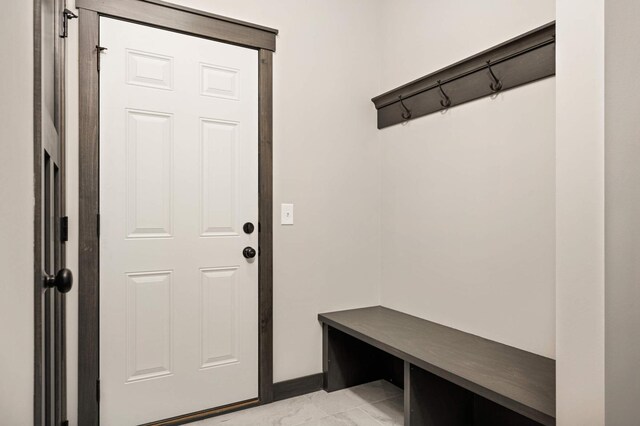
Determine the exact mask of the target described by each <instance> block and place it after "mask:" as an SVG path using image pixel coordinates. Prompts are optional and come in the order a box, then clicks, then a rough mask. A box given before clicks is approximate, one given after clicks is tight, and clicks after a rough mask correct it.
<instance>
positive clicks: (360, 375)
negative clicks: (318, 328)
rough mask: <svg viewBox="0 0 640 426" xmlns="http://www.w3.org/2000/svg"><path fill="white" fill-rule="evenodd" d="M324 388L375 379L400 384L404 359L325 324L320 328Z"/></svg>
mask: <svg viewBox="0 0 640 426" xmlns="http://www.w3.org/2000/svg"><path fill="white" fill-rule="evenodd" d="M322 335H323V342H322V351H323V357H322V370H323V373H324V390H325V391H327V392H333V391H337V390H340V389H345V388H349V387H352V386H357V385H361V384H364V383H369V382H373V381H375V380H387V381H389V382H391V383H393V384H394V385H396V386H398V387H401V388H402V387H403V382H404V362H403V361H402V360H401V359H399V358H396V357H395V356H393V355H391V354H389V353H387V352H384V351H382V350H380V349H378V348H375V347H373V346H371V345H369V344H368V343H365V342H363V341H362V340H359V339H356V338H355V337H351V336H349V335H348V334H346V333H343V332H342V331H340V330H337V329H335V328H333V327H331V326H329V325H327V324H323V328H322Z"/></svg>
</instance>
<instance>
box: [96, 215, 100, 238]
mask: <svg viewBox="0 0 640 426" xmlns="http://www.w3.org/2000/svg"><path fill="white" fill-rule="evenodd" d="M96 234H98V237H99V236H100V213H98V214H97V215H96Z"/></svg>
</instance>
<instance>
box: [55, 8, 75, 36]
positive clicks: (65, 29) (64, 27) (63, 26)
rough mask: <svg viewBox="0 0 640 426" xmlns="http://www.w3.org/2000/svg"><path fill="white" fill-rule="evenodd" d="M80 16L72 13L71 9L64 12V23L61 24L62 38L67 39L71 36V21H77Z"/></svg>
mask: <svg viewBox="0 0 640 426" xmlns="http://www.w3.org/2000/svg"><path fill="white" fill-rule="evenodd" d="M77 17H78V15H76V14H75V13H73V12H72V11H70V10H69V9H65V10H63V11H62V22H61V23H60V34H59V35H60V37H61V38H67V37H68V36H69V20H70V19H76V18H77Z"/></svg>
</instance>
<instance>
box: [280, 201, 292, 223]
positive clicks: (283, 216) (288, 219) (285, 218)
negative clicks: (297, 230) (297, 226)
mask: <svg viewBox="0 0 640 426" xmlns="http://www.w3.org/2000/svg"><path fill="white" fill-rule="evenodd" d="M280 224H281V225H293V204H281V206H280Z"/></svg>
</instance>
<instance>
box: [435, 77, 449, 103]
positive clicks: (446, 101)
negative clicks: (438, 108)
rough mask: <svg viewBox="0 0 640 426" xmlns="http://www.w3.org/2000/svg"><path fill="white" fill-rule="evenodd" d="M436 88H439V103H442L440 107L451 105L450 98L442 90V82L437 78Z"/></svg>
mask: <svg viewBox="0 0 640 426" xmlns="http://www.w3.org/2000/svg"><path fill="white" fill-rule="evenodd" d="M438 88H439V89H440V95H441V96H442V99H441V100H440V105H442V108H449V107H450V106H451V99H450V98H449V96H447V94H446V93H444V90H442V84H441V81H440V80H438Z"/></svg>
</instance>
